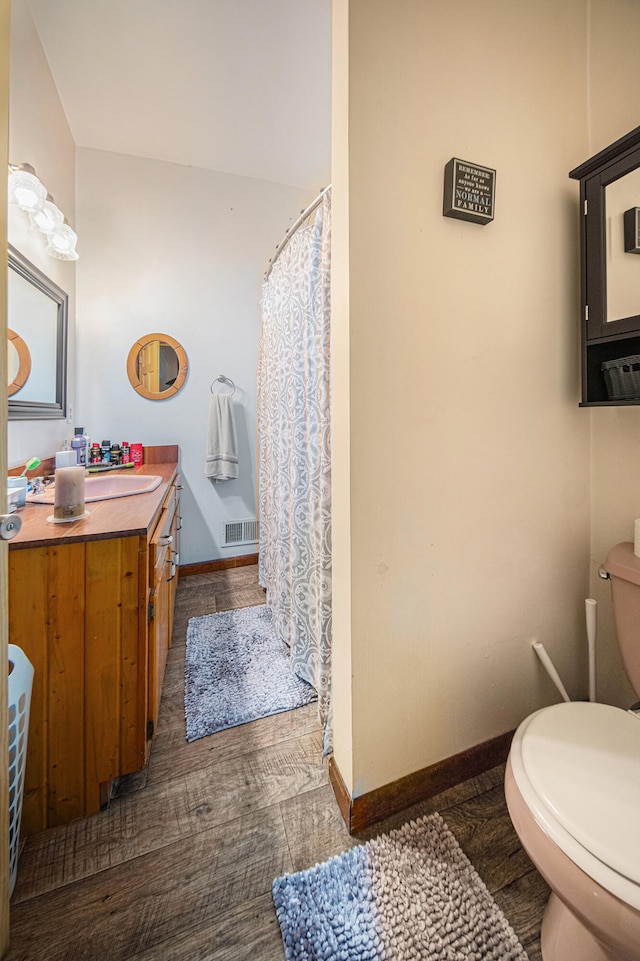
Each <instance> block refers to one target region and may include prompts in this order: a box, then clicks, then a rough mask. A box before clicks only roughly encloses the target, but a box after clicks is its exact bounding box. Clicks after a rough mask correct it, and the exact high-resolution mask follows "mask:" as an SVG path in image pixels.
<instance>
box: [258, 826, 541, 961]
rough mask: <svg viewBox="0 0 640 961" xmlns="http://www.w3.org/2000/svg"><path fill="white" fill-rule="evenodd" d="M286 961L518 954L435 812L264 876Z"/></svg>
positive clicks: (453, 959)
mask: <svg viewBox="0 0 640 961" xmlns="http://www.w3.org/2000/svg"><path fill="white" fill-rule="evenodd" d="M273 900H274V903H275V906H276V912H277V915H278V921H279V922H280V929H281V931H282V940H283V943H284V950H285V957H286V958H287V961H320V959H325V958H331V959H332V961H480V959H482V961H527V955H526V953H525V951H524V948H523V947H522V945H521V944H520V942H519V940H518V938H517V937H516V935H515V933H514V931H513V930H512V929H511V927H510V926H509V924H508V922H507V920H506V918H505V916H504V915H503V913H502V911H501V910H500V908H499V907H498V905H497V904H496V903H495V901H494V900H493V898H492V897H491V894H490V893H489V891H488V889H487V888H486V886H485V884H484V882H483V881H482V880H481V879H480V877H479V875H478V874H477V872H476V871H475V869H474V867H473V865H472V864H471V862H470V861H469V860H468V858H467V857H466V855H465V854H464V853H463V851H462V850H461V848H460V847H459V846H458V843H457V841H456V839H455V838H454V836H453V835H452V834H451V832H450V831H449V829H448V828H447V826H446V824H445V823H444V821H443V820H442V818H441V817H440V815H439V814H431V815H429V816H428V817H425V818H422V819H421V820H419V821H412V822H410V823H409V824H405V825H404V827H402V828H399V829H398V830H396V831H391V832H390V833H389V834H386V835H383V836H382V837H379V838H376V839H375V840H373V841H369V842H368V843H367V844H364V845H360V846H359V847H355V848H352V849H351V850H350V851H347V852H346V853H344V854H340V855H339V856H338V857H335V858H331V860H330V861H326V862H325V863H324V864H317V865H316V866H315V867H313V868H310V869H309V870H308V871H301V872H300V873H298V874H286V875H284V877H281V878H276V880H275V881H274V882H273Z"/></svg>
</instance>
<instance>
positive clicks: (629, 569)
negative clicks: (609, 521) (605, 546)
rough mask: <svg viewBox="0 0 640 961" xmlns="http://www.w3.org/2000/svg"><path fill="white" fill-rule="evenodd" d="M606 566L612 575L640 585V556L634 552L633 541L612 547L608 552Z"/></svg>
mask: <svg viewBox="0 0 640 961" xmlns="http://www.w3.org/2000/svg"><path fill="white" fill-rule="evenodd" d="M604 567H605V570H606V571H607V572H608V573H609V574H610V575H611V577H619V578H621V579H622V580H623V581H630V582H631V583H632V584H638V586H640V557H636V555H635V554H634V553H633V544H632V543H631V542H625V543H623V544H616V546H615V547H612V548H611V550H610V551H609V553H608V554H607V559H606V561H605V562H604Z"/></svg>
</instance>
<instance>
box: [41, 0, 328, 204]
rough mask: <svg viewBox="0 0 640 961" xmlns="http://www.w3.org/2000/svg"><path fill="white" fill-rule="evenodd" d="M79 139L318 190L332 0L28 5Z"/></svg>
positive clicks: (108, 0)
mask: <svg viewBox="0 0 640 961" xmlns="http://www.w3.org/2000/svg"><path fill="white" fill-rule="evenodd" d="M28 5H29V9H30V10H31V14H32V16H33V19H34V22H35V25H36V29H37V31H38V34H39V36H40V39H41V41H42V45H43V47H44V51H45V54H46V57H47V59H48V61H49V66H50V68H51V72H52V74H53V77H54V80H55V83H56V85H57V88H58V92H59V95H60V99H61V101H62V104H63V107H64V110H65V112H66V115H67V120H68V122H69V126H70V127H71V132H72V134H73V137H74V139H75V141H76V144H77V145H78V146H82V147H94V148H97V149H100V150H109V151H116V152H120V153H127V154H133V155H135V156H140V157H150V158H156V159H159V160H166V161H172V162H175V163H180V164H188V165H191V166H197V167H204V168H207V169H210V170H219V171H223V172H225V173H232V174H240V175H242V176H246V177H256V178H259V179H262V180H270V181H274V182H277V183H284V184H291V185H294V186H297V187H307V188H309V189H310V190H317V189H319V188H320V187H322V186H325V185H326V184H327V182H328V178H329V172H330V130H331V124H330V111H331V90H330V84H331V78H330V70H331V36H330V32H331V0H55V2H52V0H28Z"/></svg>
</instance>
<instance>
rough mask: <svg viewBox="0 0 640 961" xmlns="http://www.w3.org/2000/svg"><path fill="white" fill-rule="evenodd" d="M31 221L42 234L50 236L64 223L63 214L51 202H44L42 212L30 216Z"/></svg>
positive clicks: (38, 211)
mask: <svg viewBox="0 0 640 961" xmlns="http://www.w3.org/2000/svg"><path fill="white" fill-rule="evenodd" d="M31 221H32V223H33V224H35V226H36V227H37V228H38V230H41V231H42V233H43V234H51V233H53V232H54V230H55V229H56V228H57V227H60V226H61V225H62V224H63V223H64V214H63V213H62V211H61V210H59V209H58V208H57V207H56V205H55V204H54V203H53V201H52V200H45V202H44V204H43V207H42V210H37V211H36V212H35V213H32V214H31Z"/></svg>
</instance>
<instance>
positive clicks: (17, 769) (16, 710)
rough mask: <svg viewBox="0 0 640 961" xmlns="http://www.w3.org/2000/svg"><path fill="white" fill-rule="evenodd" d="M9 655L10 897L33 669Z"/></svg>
mask: <svg viewBox="0 0 640 961" xmlns="http://www.w3.org/2000/svg"><path fill="white" fill-rule="evenodd" d="M8 651H9V896H11V895H12V894H13V889H14V887H15V883H16V876H17V873H18V856H19V854H20V820H21V818H22V795H23V793H24V769H25V765H26V763H27V738H28V735H29V709H30V707H31V688H32V686H33V665H32V664H31V661H30V660H29V659H28V657H27V656H26V654H25V653H24V651H23V650H22V649H21V648H19V647H17V646H16V645H15V644H9V645H8Z"/></svg>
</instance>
